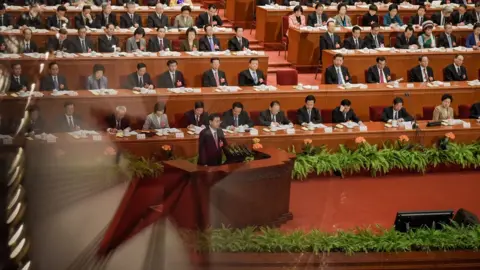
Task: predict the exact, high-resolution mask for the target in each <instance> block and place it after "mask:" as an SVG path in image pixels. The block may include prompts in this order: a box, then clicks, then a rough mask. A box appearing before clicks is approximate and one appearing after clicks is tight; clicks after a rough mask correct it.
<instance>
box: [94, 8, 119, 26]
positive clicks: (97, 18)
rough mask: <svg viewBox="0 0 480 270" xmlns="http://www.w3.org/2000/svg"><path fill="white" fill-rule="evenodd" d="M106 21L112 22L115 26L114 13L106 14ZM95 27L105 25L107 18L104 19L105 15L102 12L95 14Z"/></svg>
mask: <svg viewBox="0 0 480 270" xmlns="http://www.w3.org/2000/svg"><path fill="white" fill-rule="evenodd" d="M108 23H113V25H115V26H117V25H118V23H117V16H116V15H115V13H113V12H111V13H110V14H108ZM94 24H95V27H97V28H102V26H107V20H105V16H104V15H103V13H100V14H98V15H97V16H95V21H94Z"/></svg>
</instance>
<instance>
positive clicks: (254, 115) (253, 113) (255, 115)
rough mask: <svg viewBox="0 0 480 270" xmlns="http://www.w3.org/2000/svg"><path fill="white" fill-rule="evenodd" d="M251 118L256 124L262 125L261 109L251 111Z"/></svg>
mask: <svg viewBox="0 0 480 270" xmlns="http://www.w3.org/2000/svg"><path fill="white" fill-rule="evenodd" d="M250 118H251V119H252V121H253V123H254V124H255V125H256V126H259V125H261V123H260V111H250Z"/></svg>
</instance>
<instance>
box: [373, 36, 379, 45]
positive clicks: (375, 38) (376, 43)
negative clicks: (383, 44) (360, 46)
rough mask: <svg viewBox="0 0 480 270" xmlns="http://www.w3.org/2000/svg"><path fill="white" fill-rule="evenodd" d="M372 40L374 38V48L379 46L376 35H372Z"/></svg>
mask: <svg viewBox="0 0 480 270" xmlns="http://www.w3.org/2000/svg"><path fill="white" fill-rule="evenodd" d="M373 40H375V48H378V47H380V44H378V39H377V35H375V36H373Z"/></svg>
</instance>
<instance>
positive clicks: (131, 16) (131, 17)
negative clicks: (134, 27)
mask: <svg viewBox="0 0 480 270" xmlns="http://www.w3.org/2000/svg"><path fill="white" fill-rule="evenodd" d="M130 19H131V20H132V23H134V21H133V14H130Z"/></svg>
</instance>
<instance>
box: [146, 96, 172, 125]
mask: <svg viewBox="0 0 480 270" xmlns="http://www.w3.org/2000/svg"><path fill="white" fill-rule="evenodd" d="M166 112H167V107H166V106H165V103H163V102H157V103H155V106H154V107H153V112H152V113H151V114H149V115H148V116H147V118H146V119H145V123H144V124H143V128H142V129H143V130H151V129H161V128H169V126H168V116H167V114H166Z"/></svg>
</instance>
